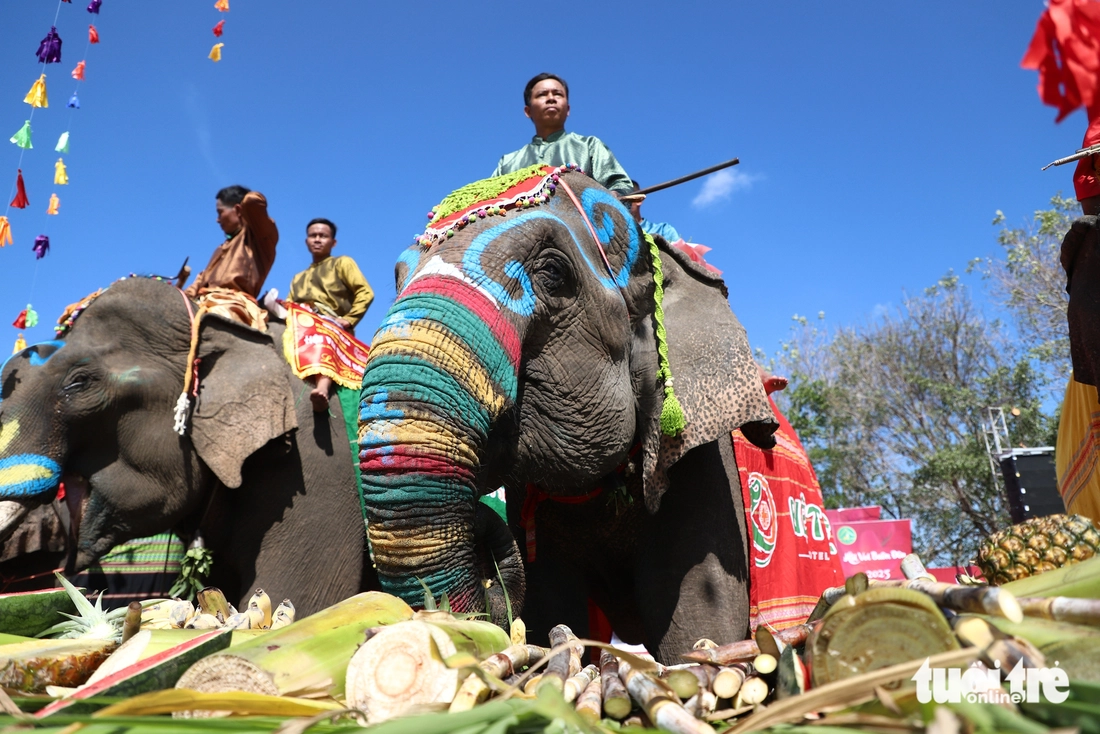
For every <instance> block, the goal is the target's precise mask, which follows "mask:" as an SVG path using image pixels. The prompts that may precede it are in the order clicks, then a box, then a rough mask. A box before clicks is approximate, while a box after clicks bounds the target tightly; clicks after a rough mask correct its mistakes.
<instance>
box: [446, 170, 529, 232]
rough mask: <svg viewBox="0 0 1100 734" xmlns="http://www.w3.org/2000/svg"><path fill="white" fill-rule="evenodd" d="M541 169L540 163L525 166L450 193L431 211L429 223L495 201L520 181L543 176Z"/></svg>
mask: <svg viewBox="0 0 1100 734" xmlns="http://www.w3.org/2000/svg"><path fill="white" fill-rule="evenodd" d="M542 167H543V164H542V163H536V164H535V165H533V166H527V168H521V169H519V170H518V171H513V172H512V173H506V174H504V175H503V176H495V177H493V178H483V179H481V180H480V181H474V182H473V183H469V184H466V185H465V186H463V187H462V188H460V189H456V190H454V191H452V192H451V193H450V194H448V195H447V198H445V199H444V200H443V201H441V202H439V206H437V207H436V208H435V209H433V210H432V212H433V216H432V221H431V223H432V224H434V223H436V222H438V221H439V220H440V219H443V218H444V217H449V216H451V215H452V214H454V213H455V212H460V211H462V210H463V209H465V208H467V207H468V206H470V205H471V204H476V203H477V202H479V201H486V200H488V199H495V198H496V197H498V196H500V195H501V194H503V193H504V192H505V191H507V190H508V189H510V188H512V187H513V186H515V185H516V184H518V183H520V182H521V181H526V180H527V179H529V178H534V177H535V176H541V175H543V172H542Z"/></svg>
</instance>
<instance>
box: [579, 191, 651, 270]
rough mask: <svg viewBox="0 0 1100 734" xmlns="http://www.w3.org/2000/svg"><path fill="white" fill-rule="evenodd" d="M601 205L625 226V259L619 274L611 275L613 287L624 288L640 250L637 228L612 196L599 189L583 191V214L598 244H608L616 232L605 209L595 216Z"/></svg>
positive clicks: (613, 222) (624, 209)
mask: <svg viewBox="0 0 1100 734" xmlns="http://www.w3.org/2000/svg"><path fill="white" fill-rule="evenodd" d="M601 205H602V206H608V207H611V208H612V209H614V210H615V211H617V212H618V213H619V214H620V215H621V216H622V218H623V223H624V224H625V225H626V235H627V237H628V238H629V239H628V241H627V246H626V257H625V258H624V260H623V265H622V267H621V268H619V272H618V273H612V274H611V275H612V281H613V282H614V284H615V286H616V287H618V288H625V287H626V286H627V284H628V283H629V282H630V272H631V271H632V270H633V269H634V264H635V263H636V262H637V261H638V252H639V251H640V249H641V247H640V242H639V241H638V228H637V227H634V226H632V224H633V222H634V219H633V218H632V217H631V216H630V212H629V211H627V209H626V207H624V206H623V205H622V204H620V203H619V200H618V199H616V198H615V197H614V196H612V195H611V194H609V193H607V192H606V191H602V190H601V189H593V188H589V189H585V190H584V191H583V192H581V206H583V207H584V213H585V214H587V215H588V218H589V220H590V221H591V222H592V226H593V228H594V229H595V230H596V237H598V238H599V240H600V244H602V245H607V244H608V243H610V242H611V240H612V239H614V237H615V231H616V227H615V219H614V218H613V217H612V216H611V213H610V212H608V211H607V210H606V209H605V210H603V211H601V212H599V213H598V214H597V211H596V207H597V206H601Z"/></svg>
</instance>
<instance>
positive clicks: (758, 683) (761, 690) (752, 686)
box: [733, 677, 768, 709]
mask: <svg viewBox="0 0 1100 734" xmlns="http://www.w3.org/2000/svg"><path fill="white" fill-rule="evenodd" d="M767 697H768V684H767V683H765V682H764V679H763V678H757V677H752V678H746V679H745V682H744V683H742V684H741V690H739V691H738V692H737V698H735V699H734V703H733V707H734V708H735V709H739V708H742V707H744V706H755V705H756V704H758V703H763V702H764V699H765V698H767Z"/></svg>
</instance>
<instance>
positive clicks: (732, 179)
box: [691, 168, 758, 209]
mask: <svg viewBox="0 0 1100 734" xmlns="http://www.w3.org/2000/svg"><path fill="white" fill-rule="evenodd" d="M757 178H758V177H757V176H753V175H752V174H748V173H745V172H743V171H739V170H737V169H736V168H733V169H730V168H727V169H725V170H722V171H719V172H718V173H715V174H712V175H710V176H708V177H707V179H706V181H705V183H703V190H702V191H700V192H699V193H698V195H696V197H695V198H694V199H692V201H691V205H692V206H694V207H695V208H696V209H702V208H704V207H708V206H710V205H711V204H714V203H715V202H718V201H723V200H725V199H728V198H730V196H731V195H732V194H733V193H734V192H735V191H747V190H748V189H750V188H752V185H753V183H754V182H755V181H756V180H757Z"/></svg>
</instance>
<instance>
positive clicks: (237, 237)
mask: <svg viewBox="0 0 1100 734" xmlns="http://www.w3.org/2000/svg"><path fill="white" fill-rule="evenodd" d="M216 208H217V212H218V226H220V227H221V228H222V232H224V233H225V242H223V243H222V244H221V245H219V246H218V247H217V248H216V249H215V250H214V254H213V255H212V256H211V258H210V262H209V263H208V264H207V265H206V268H205V269H204V270H203V271H202V272H201V273H199V274H198V277H196V278H195V282H194V283H192V284H191V285H190V286H188V288H187V290H185V291H184V293H186V294H187V295H188V296H190V297H191V298H198V297H199V296H200V295H202V294H203V292H204V291H209V290H212V289H215V288H226V289H229V290H234V291H239V292H241V293H246V294H248V295H249V296H251V297H252V298H253V299H256V298H259V295H260V289H261V288H262V287H263V284H264V280H266V279H267V274H268V273H269V272H271V266H272V265H273V264H274V263H275V246H276V245H277V244H278V242H279V230H278V228H277V227H276V226H275V222H273V221H272V220H271V217H269V216H268V214H267V199H265V198H264V195H263V194H261V193H260V192H258V191H250V190H248V189H246V188H245V187H243V186H227V187H225V188H224V189H222V190H221V191H219V192H218V194H217V197H216Z"/></svg>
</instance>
